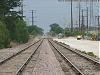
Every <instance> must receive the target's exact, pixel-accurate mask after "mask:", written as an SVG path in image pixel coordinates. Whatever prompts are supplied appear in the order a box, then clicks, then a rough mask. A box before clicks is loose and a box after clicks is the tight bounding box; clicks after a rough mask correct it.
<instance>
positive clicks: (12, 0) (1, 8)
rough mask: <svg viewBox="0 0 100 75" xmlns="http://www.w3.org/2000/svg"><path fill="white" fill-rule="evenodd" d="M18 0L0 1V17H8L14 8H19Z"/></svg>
mask: <svg viewBox="0 0 100 75" xmlns="http://www.w3.org/2000/svg"><path fill="white" fill-rule="evenodd" d="M20 4H21V3H20V0H0V16H5V15H10V14H11V13H13V12H14V11H11V9H14V8H15V7H17V6H19V5H20Z"/></svg>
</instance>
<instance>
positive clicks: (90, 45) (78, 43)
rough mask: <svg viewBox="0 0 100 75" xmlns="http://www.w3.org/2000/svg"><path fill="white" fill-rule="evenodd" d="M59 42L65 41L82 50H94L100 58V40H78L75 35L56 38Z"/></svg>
mask: <svg viewBox="0 0 100 75" xmlns="http://www.w3.org/2000/svg"><path fill="white" fill-rule="evenodd" d="M54 40H56V41H59V42H63V43H65V44H67V45H70V46H71V47H73V48H75V49H79V50H81V51H86V52H93V53H94V54H95V55H97V56H98V57H99V58H100V41H90V40H77V39H76V38H74V37H69V38H65V39H56V38H55V39H54Z"/></svg>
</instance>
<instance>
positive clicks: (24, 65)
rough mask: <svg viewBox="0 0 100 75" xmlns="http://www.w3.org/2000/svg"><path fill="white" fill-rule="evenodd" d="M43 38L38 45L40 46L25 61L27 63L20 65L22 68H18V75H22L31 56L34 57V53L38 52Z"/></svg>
mask: <svg viewBox="0 0 100 75" xmlns="http://www.w3.org/2000/svg"><path fill="white" fill-rule="evenodd" d="M42 42H43V40H42V41H41V43H40V44H39V45H38V47H37V48H36V49H35V51H34V52H33V53H32V54H31V55H30V56H29V58H28V59H27V60H26V61H25V63H24V64H23V65H22V66H21V67H20V69H18V71H17V72H16V75H21V73H22V71H23V70H24V68H25V67H26V66H27V64H28V63H29V62H30V60H31V58H32V57H33V55H34V54H35V53H36V51H37V50H38V49H39V47H40V46H41V44H42Z"/></svg>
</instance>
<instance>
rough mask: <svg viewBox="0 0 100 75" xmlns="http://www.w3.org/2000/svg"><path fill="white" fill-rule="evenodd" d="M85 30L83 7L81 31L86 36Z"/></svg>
mask: <svg viewBox="0 0 100 75" xmlns="http://www.w3.org/2000/svg"><path fill="white" fill-rule="evenodd" d="M83 32H84V10H83V9H82V23H81V33H82V35H83V36H84V34H83Z"/></svg>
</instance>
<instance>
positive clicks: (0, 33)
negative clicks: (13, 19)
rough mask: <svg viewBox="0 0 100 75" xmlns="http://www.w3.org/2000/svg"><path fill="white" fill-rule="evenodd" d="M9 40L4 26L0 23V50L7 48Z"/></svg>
mask: <svg viewBox="0 0 100 75" xmlns="http://www.w3.org/2000/svg"><path fill="white" fill-rule="evenodd" d="M9 44H10V39H9V33H8V30H7V29H6V25H5V24H4V23H3V22H1V21H0V48H4V47H9Z"/></svg>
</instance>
